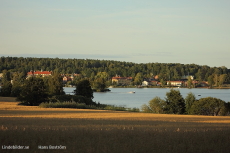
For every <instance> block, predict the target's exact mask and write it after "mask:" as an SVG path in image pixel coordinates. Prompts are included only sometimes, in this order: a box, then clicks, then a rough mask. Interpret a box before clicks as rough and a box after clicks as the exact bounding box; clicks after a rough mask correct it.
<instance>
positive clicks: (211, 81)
mask: <svg viewBox="0 0 230 153" xmlns="http://www.w3.org/2000/svg"><path fill="white" fill-rule="evenodd" d="M208 85H209V87H210V88H212V86H213V85H214V80H213V76H212V75H210V76H209V77H208Z"/></svg>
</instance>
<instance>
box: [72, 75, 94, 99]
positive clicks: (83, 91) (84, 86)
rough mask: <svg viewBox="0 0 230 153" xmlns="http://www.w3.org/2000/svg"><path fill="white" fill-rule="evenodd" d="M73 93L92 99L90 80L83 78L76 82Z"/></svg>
mask: <svg viewBox="0 0 230 153" xmlns="http://www.w3.org/2000/svg"><path fill="white" fill-rule="evenodd" d="M74 92H75V95H81V96H84V97H86V98H89V99H93V90H92V88H91V85H90V82H89V80H87V79H83V80H81V81H79V82H78V83H77V84H76V89H75V90H74Z"/></svg>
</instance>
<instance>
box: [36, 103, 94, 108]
mask: <svg viewBox="0 0 230 153" xmlns="http://www.w3.org/2000/svg"><path fill="white" fill-rule="evenodd" d="M39 107H42V108H78V109H96V106H92V105H90V106H89V105H86V104H84V103H75V102H55V103H52V102H49V103H41V104H40V105H39Z"/></svg>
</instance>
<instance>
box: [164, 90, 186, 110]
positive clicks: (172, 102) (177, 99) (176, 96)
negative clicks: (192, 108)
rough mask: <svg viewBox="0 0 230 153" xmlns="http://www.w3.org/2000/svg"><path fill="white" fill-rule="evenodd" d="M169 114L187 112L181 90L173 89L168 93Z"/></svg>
mask: <svg viewBox="0 0 230 153" xmlns="http://www.w3.org/2000/svg"><path fill="white" fill-rule="evenodd" d="M166 96H167V98H166V103H167V108H166V109H167V112H168V113H169V114H183V113H184V112H185V102H184V98H183V97H182V95H181V94H180V91H179V90H174V89H171V90H170V92H167V93H166Z"/></svg>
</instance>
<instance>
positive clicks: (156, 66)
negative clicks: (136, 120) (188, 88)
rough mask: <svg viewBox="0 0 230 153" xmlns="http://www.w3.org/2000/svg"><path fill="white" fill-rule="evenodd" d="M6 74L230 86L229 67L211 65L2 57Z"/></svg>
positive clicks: (1, 69) (2, 68) (1, 62)
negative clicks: (185, 80) (155, 79)
mask: <svg viewBox="0 0 230 153" xmlns="http://www.w3.org/2000/svg"><path fill="white" fill-rule="evenodd" d="M3 70H7V71H10V72H18V73H22V74H21V75H24V76H25V75H26V74H27V72H29V71H31V70H33V71H37V70H43V71H54V70H56V71H58V72H59V73H61V74H73V73H77V74H81V75H83V76H84V77H87V78H89V79H94V78H95V76H96V75H97V74H98V73H99V72H106V73H107V74H108V78H109V79H111V78H112V77H114V76H116V75H120V76H122V77H132V78H135V77H136V78H140V77H141V78H142V79H144V78H152V77H154V76H156V75H157V76H158V80H165V81H166V80H171V81H175V80H180V79H181V77H182V76H185V75H193V76H194V77H195V79H196V80H198V81H209V82H214V83H211V84H212V85H214V84H215V83H218V80H217V79H220V77H225V79H224V83H230V69H227V68H226V67H225V66H222V67H209V66H207V65H202V66H201V65H197V64H180V63H140V64H137V63H132V62H122V61H113V60H94V59H60V58H32V57H31V58H24V57H1V58H0V72H2V71H3ZM11 77H13V76H11ZM222 80H223V79H222ZM134 81H135V80H134ZM136 82H140V81H136Z"/></svg>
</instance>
